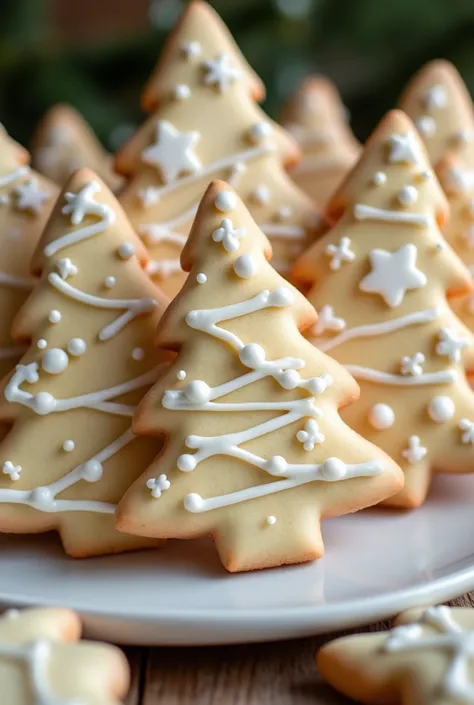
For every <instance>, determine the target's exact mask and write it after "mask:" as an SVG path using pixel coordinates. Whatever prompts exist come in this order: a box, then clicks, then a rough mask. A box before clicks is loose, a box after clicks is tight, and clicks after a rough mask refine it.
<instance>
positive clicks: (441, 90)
mask: <svg viewBox="0 0 474 705" xmlns="http://www.w3.org/2000/svg"><path fill="white" fill-rule="evenodd" d="M447 102H448V94H447V92H446V88H445V87H444V86H443V85H442V84H441V83H435V84H434V85H433V86H431V88H429V90H428V91H427V92H426V95H425V105H426V107H427V108H430V109H431V110H433V109H434V108H445V107H446V104H447Z"/></svg>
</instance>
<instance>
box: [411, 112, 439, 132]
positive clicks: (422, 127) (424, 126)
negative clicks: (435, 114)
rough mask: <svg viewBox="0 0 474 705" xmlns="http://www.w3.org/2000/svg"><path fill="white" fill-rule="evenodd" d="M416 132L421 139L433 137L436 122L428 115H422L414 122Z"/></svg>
mask: <svg viewBox="0 0 474 705" xmlns="http://www.w3.org/2000/svg"><path fill="white" fill-rule="evenodd" d="M416 126H417V128H418V131H419V132H421V134H422V135H423V137H433V136H434V134H435V132H436V122H435V120H434V119H433V118H432V117H431V116H430V115H422V116H421V117H419V118H418V120H416Z"/></svg>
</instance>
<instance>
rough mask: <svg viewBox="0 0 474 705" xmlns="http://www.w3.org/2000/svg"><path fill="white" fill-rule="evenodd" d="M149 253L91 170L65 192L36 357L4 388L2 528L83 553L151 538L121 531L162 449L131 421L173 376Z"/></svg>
mask: <svg viewBox="0 0 474 705" xmlns="http://www.w3.org/2000/svg"><path fill="white" fill-rule="evenodd" d="M146 261H147V254H146V250H145V248H144V246H143V244H142V243H141V241H140V240H139V239H138V238H137V237H136V235H135V233H134V231H133V229H132V227H131V226H130V224H129V223H128V221H127V219H126V217H125V215H124V213H123V212H122V210H121V208H120V207H119V205H118V203H117V202H116V200H115V198H114V196H113V195H112V194H111V193H110V191H109V190H108V188H107V187H106V186H105V185H104V184H103V183H102V182H101V181H100V180H99V179H98V177H96V176H95V174H94V173H93V172H91V171H90V170H88V169H82V170H79V171H78V172H76V173H75V174H74V176H72V177H71V179H70V180H69V182H68V184H67V185H66V187H65V190H64V191H63V192H62V194H61V195H60V197H59V199H58V202H57V204H56V206H55V209H54V211H53V214H52V216H51V219H50V221H49V222H48V224H47V226H46V229H45V231H44V233H43V236H42V239H41V241H40V244H39V247H38V249H37V251H36V253H35V256H34V259H33V269H34V271H35V272H37V273H41V279H40V281H39V283H38V284H37V286H36V288H35V289H34V290H33V292H32V294H31V295H30V297H29V298H28V300H27V301H26V303H25V304H24V306H23V308H22V309H21V311H20V312H19V314H18V316H17V318H16V320H15V322H14V327H13V336H14V338H15V339H16V340H18V341H24V342H26V341H27V342H28V343H29V348H28V350H27V352H26V353H25V354H24V356H23V357H22V359H21V363H20V364H19V365H17V367H16V369H14V370H13V372H11V373H10V374H9V375H8V376H7V377H6V379H5V381H4V388H3V389H2V392H3V393H2V396H1V399H2V403H1V405H0V418H1V419H2V420H3V421H6V422H9V423H11V425H12V427H11V430H10V431H9V433H8V435H7V436H6V437H5V438H4V440H3V441H2V443H0V531H5V532H10V531H13V532H17V533H29V532H40V531H48V530H51V529H56V530H58V531H59V533H60V535H61V538H62V541H63V544H64V547H65V550H66V551H67V552H68V553H69V554H71V555H74V556H85V555H92V554H99V553H106V552H112V551H120V550H124V549H128V548H133V547H135V546H138V545H143V541H141V540H139V539H136V538H133V537H129V536H125V535H124V534H119V532H117V531H116V530H115V528H114V517H113V513H114V510H115V504H116V503H117V501H118V500H119V499H120V498H121V496H122V495H123V493H124V492H125V490H126V489H127V487H128V486H129V485H130V484H131V482H132V481H133V480H134V479H135V478H137V477H138V476H139V475H140V473H141V472H143V470H144V469H145V468H146V467H147V466H148V465H149V463H150V461H151V460H152V458H153V457H154V455H155V454H156V452H157V448H158V447H157V443H156V441H155V442H154V443H153V442H152V443H150V441H149V440H147V439H136V438H135V437H134V434H133V433H132V431H131V429H130V426H131V417H132V415H133V411H134V408H135V405H136V404H137V402H138V401H139V400H140V399H141V398H142V396H143V395H144V393H145V391H146V390H147V388H148V387H149V385H150V384H151V383H153V382H154V381H155V379H156V378H157V375H158V374H159V372H160V368H162V367H163V355H157V354H156V352H155V351H154V350H153V338H154V335H155V328H156V324H157V322H158V319H159V317H160V315H161V312H162V311H163V309H164V307H165V304H166V300H165V297H164V296H163V294H162V293H161V292H160V290H159V289H158V287H156V286H155V285H154V284H153V282H152V281H151V280H150V279H149V277H148V276H147V275H146V273H145V272H144V270H143V268H142V265H145V263H146Z"/></svg>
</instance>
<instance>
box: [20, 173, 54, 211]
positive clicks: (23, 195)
mask: <svg viewBox="0 0 474 705" xmlns="http://www.w3.org/2000/svg"><path fill="white" fill-rule="evenodd" d="M15 194H16V196H17V201H16V206H17V208H19V209H20V210H22V211H30V212H31V213H36V214H38V213H40V212H41V208H42V207H43V203H45V202H46V201H49V199H50V198H51V194H50V193H49V192H48V191H43V190H42V189H41V187H40V185H39V183H38V180H37V179H29V180H28V181H25V182H24V183H22V184H20V185H19V186H17V187H16V188H15Z"/></svg>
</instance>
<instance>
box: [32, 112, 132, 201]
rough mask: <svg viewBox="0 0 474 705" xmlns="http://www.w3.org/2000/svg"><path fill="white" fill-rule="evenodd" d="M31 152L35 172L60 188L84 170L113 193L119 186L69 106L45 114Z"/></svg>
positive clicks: (104, 156) (103, 155)
mask: <svg viewBox="0 0 474 705" xmlns="http://www.w3.org/2000/svg"><path fill="white" fill-rule="evenodd" d="M31 152H32V158H33V165H34V166H35V168H36V169H38V171H40V172H41V173H42V174H45V175H46V176H48V177H49V178H50V179H52V180H53V181H56V183H58V184H60V185H61V186H63V184H65V183H66V181H67V180H68V179H69V177H70V176H71V174H73V173H74V172H75V171H76V170H77V169H80V168H81V167H84V166H86V167H89V168H90V169H92V170H93V171H95V173H96V174H97V175H98V176H99V177H100V178H101V179H102V180H103V181H105V183H106V184H107V186H108V187H109V188H111V189H112V190H113V191H116V190H117V189H118V188H119V186H120V185H121V184H122V181H123V180H122V179H121V177H120V176H119V175H118V174H115V172H114V171H113V165H112V157H111V155H110V154H108V153H107V152H106V151H105V149H104V148H103V147H102V145H101V144H100V142H99V140H98V139H97V137H96V136H95V135H94V133H93V132H92V130H91V128H90V127H89V125H88V124H87V123H86V121H85V120H84V118H83V117H82V115H81V114H80V113H79V112H78V111H77V110H75V109H74V108H73V107H72V106H71V105H62V104H58V105H54V106H53V107H52V108H51V109H50V110H48V112H47V113H46V114H45V115H44V116H43V119H42V120H41V121H40V122H39V124H38V126H37V128H36V130H35V133H34V135H33V139H32V146H31Z"/></svg>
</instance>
